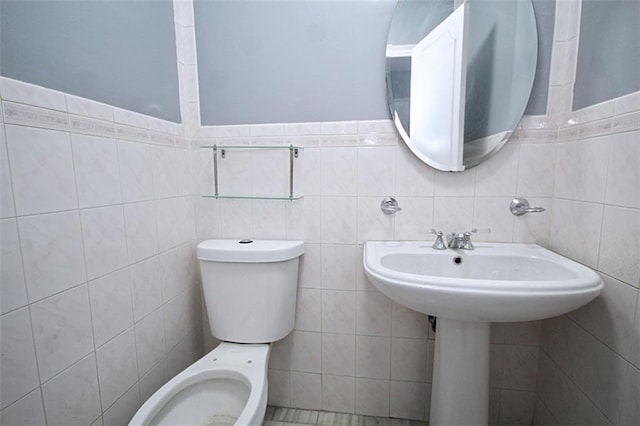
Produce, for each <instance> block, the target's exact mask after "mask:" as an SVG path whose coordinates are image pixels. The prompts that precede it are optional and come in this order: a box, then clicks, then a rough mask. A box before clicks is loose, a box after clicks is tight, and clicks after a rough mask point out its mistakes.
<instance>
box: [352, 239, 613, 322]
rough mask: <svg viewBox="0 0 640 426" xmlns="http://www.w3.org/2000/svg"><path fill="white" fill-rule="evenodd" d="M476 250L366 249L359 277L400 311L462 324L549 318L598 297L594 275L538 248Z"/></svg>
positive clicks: (388, 245)
mask: <svg viewBox="0 0 640 426" xmlns="http://www.w3.org/2000/svg"><path fill="white" fill-rule="evenodd" d="M475 248H476V249H475V250H470V251H467V250H451V249H447V250H434V249H433V248H431V244H430V243H426V242H414V241H410V242H388V241H369V242H367V243H366V244H365V251H364V269H365V271H366V274H367V276H368V277H369V279H370V280H371V281H372V282H373V284H374V285H375V286H376V287H377V288H378V289H379V290H380V291H382V292H383V293H384V294H386V295H387V296H388V297H389V298H391V299H393V300H395V301H396V302H398V303H400V304H401V305H404V306H406V307H408V308H411V309H413V310H416V311H418V312H422V313H425V314H429V315H434V316H437V317H443V318H452V319H458V320H465V321H485V322H500V321H528V320H536V319H542V318H548V317H552V316H556V315H560V314H563V313H565V312H569V311H572V310H574V309H576V308H578V307H580V306H582V305H584V304H586V303H587V302H589V301H590V300H592V299H594V298H595V297H597V296H598V294H600V291H601V290H602V286H603V284H602V280H601V279H600V277H599V276H598V275H597V274H596V273H595V272H594V271H592V270H591V269H589V268H587V267H585V266H583V265H581V264H579V263H576V262H574V261H572V260H570V259H567V258H565V257H562V256H560V255H557V254H555V253H553V252H551V251H549V250H547V249H544V248H542V247H540V246H538V245H535V244H512V243H476V244H475ZM456 262H459V263H456Z"/></svg>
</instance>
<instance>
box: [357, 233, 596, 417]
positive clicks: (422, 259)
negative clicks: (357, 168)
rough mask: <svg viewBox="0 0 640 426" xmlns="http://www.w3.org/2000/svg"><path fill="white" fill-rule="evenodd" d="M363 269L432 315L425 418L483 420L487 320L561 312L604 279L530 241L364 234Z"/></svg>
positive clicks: (392, 294) (402, 300) (391, 293)
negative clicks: (439, 242)
mask: <svg viewBox="0 0 640 426" xmlns="http://www.w3.org/2000/svg"><path fill="white" fill-rule="evenodd" d="M363 258H364V269H365V273H366V274H367V276H368V277H369V279H370V280H371V281H372V282H373V284H374V285H375V286H376V287H377V288H378V289H379V290H380V291H382V292H383V293H384V294H386V295H387V296H388V297H389V298H391V299H393V300H394V301H396V302H397V303H399V304H401V305H403V306H406V307H408V308H411V309H413V310H415V311H418V312H422V313H424V314H428V315H433V316H436V317H437V318H438V322H437V333H436V345H435V352H434V370H433V386H432V392H431V413H430V417H429V424H430V425H432V426H441V425H461V424H469V425H471V424H473V425H486V424H488V423H489V359H490V357H489V348H490V344H489V343H490V323H491V322H503V321H506V322H508V321H531V320H537V319H542V318H548V317H552V316H556V315H560V314H563V313H566V312H569V311H572V310H574V309H577V308H578V307H580V306H583V305H584V304H586V303H587V302H589V301H591V300H592V299H594V298H595V297H597V296H598V295H599V294H600V291H601V290H602V288H603V283H602V280H601V279H600V277H599V276H598V275H597V274H596V273H595V272H594V271H592V270H590V269H589V268H587V267H585V266H583V265H581V264H579V263H576V262H574V261H572V260H570V259H567V258H565V257H562V256H560V255H557V254H555V253H553V252H551V251H549V250H547V249H544V248H542V247H540V246H538V245H536V244H513V243H475V250H473V251H470V250H452V249H447V250H435V249H433V248H432V243H429V242H410V241H409V242H392V241H368V242H367V243H365V247H364V255H363Z"/></svg>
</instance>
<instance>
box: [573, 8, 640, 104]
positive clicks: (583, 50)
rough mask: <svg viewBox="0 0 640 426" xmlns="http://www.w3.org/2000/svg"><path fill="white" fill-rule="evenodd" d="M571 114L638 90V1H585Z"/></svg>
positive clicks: (639, 39)
mask: <svg viewBox="0 0 640 426" xmlns="http://www.w3.org/2000/svg"><path fill="white" fill-rule="evenodd" d="M578 45H579V47H578V66H577V69H576V83H575V85H574V88H573V110H574V111H576V110H579V109H581V108H585V107H587V106H589V105H594V104H597V103H600V102H603V101H606V100H609V99H613V98H617V97H619V96H623V95H626V94H629V93H633V92H636V91H638V90H640V1H638V0H607V1H604V0H584V1H583V2H582V14H581V22H580V42H579V44H578Z"/></svg>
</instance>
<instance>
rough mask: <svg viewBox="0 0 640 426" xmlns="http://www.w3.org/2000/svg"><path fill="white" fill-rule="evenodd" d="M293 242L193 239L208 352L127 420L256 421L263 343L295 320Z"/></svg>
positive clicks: (260, 407)
mask: <svg viewBox="0 0 640 426" xmlns="http://www.w3.org/2000/svg"><path fill="white" fill-rule="evenodd" d="M303 253H304V245H303V243H302V242H301V241H266V240H263V241H251V240H242V241H238V240H208V241H203V242H201V243H200V244H198V259H199V260H200V269H201V273H202V287H203V291H204V298H205V302H206V307H207V314H208V316H209V327H210V329H211V334H212V335H213V336H214V337H216V338H217V339H220V340H222V341H223V342H222V343H220V345H218V346H217V347H216V348H215V349H214V350H213V351H211V352H209V353H208V354H207V355H205V356H204V357H203V358H201V359H200V360H198V361H197V362H195V363H194V364H193V365H191V366H190V367H188V368H187V369H186V370H184V371H183V372H181V373H180V374H178V375H177V376H176V377H174V378H173V379H171V380H170V381H169V382H167V383H166V384H165V385H164V386H163V387H162V388H160V389H159V390H158V391H157V392H156V393H154V394H153V395H152V396H151V398H149V399H148V400H147V401H146V402H145V403H144V404H143V405H142V407H140V409H139V410H138V412H137V413H136V414H135V416H133V418H132V419H131V422H130V423H129V424H130V425H233V424H235V425H260V424H262V421H263V420H264V413H265V410H266V406H267V364H268V361H269V352H270V348H271V347H270V346H269V342H275V341H277V340H280V339H282V338H284V337H285V336H286V335H287V334H289V333H290V332H291V330H293V324H294V320H295V306H296V289H297V281H298V261H299V257H300V256H301V255H302V254H303Z"/></svg>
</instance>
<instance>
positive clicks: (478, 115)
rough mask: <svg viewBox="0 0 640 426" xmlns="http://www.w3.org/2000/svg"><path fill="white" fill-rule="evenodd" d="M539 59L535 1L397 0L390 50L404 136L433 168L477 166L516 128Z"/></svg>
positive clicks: (391, 92)
mask: <svg viewBox="0 0 640 426" xmlns="http://www.w3.org/2000/svg"><path fill="white" fill-rule="evenodd" d="M536 56H537V31H536V22H535V17H534V11H533V5H532V3H531V0H466V1H465V2H462V1H456V2H454V1H453V0H400V1H399V2H398V4H397V6H396V9H395V12H394V15H393V19H392V23H391V28H390V30H389V36H388V40H387V51H386V57H387V58H386V61H387V67H386V68H387V76H386V77H387V95H388V104H389V108H390V110H391V116H392V117H393V120H394V122H395V124H396V127H397V128H398V131H399V133H400V134H401V136H402V138H403V139H404V141H405V142H406V143H407V145H408V146H409V148H410V149H411V150H412V151H413V153H414V154H415V155H416V156H418V157H419V158H420V159H421V160H422V161H424V162H425V163H427V164H429V165H430V166H432V167H434V168H436V169H439V170H448V171H463V170H465V169H467V168H469V167H473V166H475V165H477V164H480V163H481V162H482V161H483V160H485V159H486V158H488V157H489V156H491V155H492V154H493V153H495V152H497V151H498V150H499V149H500V148H501V147H502V146H503V145H504V143H505V142H506V141H507V140H508V139H509V137H510V136H511V134H512V133H513V131H514V130H515V128H516V126H517V125H518V123H519V121H520V119H521V117H522V115H523V113H524V110H525V108H526V106H527V102H528V100H529V96H530V93H531V88H532V85H533V80H534V75H535V71H536Z"/></svg>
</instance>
